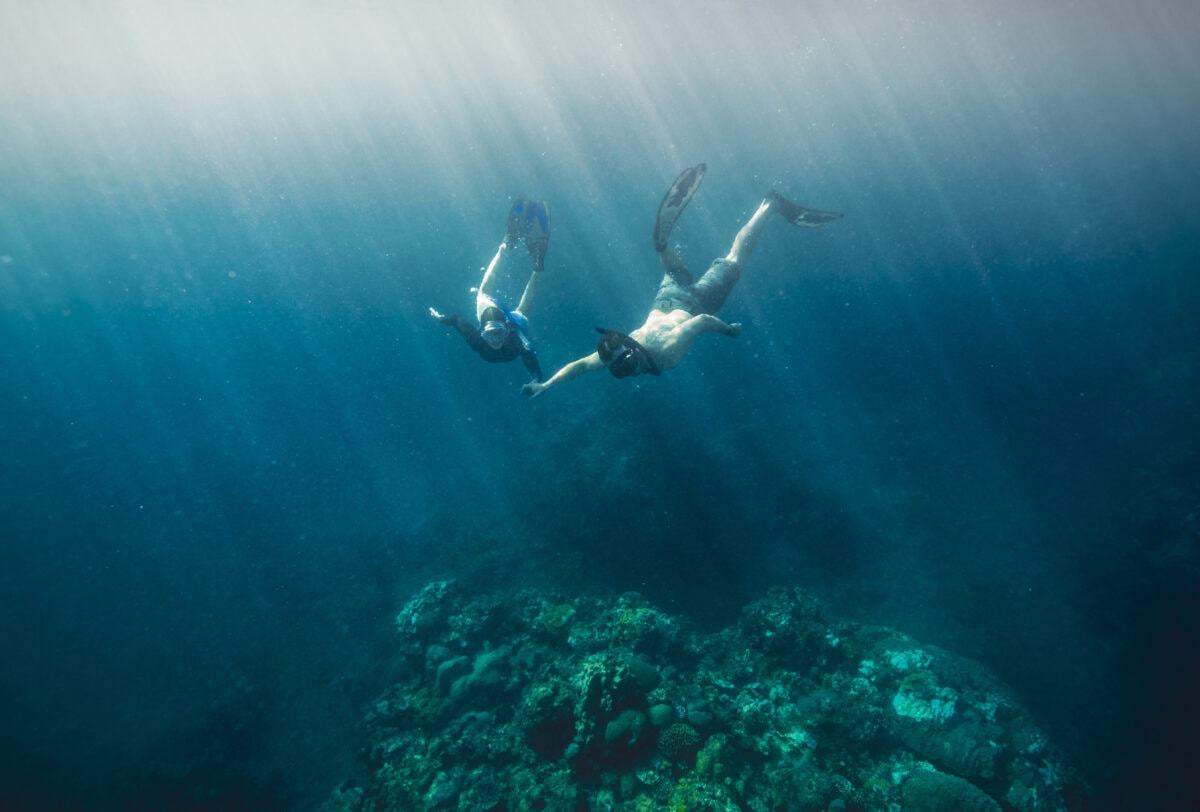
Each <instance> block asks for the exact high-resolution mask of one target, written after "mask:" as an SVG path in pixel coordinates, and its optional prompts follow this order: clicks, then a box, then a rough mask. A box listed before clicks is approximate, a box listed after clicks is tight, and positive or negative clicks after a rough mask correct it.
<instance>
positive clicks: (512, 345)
mask: <svg viewBox="0 0 1200 812" xmlns="http://www.w3.org/2000/svg"><path fill="white" fill-rule="evenodd" d="M518 241H523V242H524V243H525V247H526V248H527V249H528V250H529V259H530V264H531V265H532V266H533V271H532V273H530V275H529V281H528V282H526V283H525V292H524V293H522V294H521V301H520V302H518V303H517V307H516V309H515V310H509V309H508V308H507V307H505V305H504V303H503V302H501V301H500V300H499V299H497V298H496V297H495V296H494V295H493V293H492V291H493V290H494V289H495V286H496V276H497V274H496V271H497V268H499V267H500V261H501V259H503V258H504V255H505V254H506V253H507V252H508V251H509V250H511V249H512V248H514V247H516V245H517V242H518ZM549 244H550V206H549V205H547V204H546V202H545V201H534V200H518V201H517V202H516V203H514V204H513V205H512V209H510V210H509V212H508V230H507V233H506V234H505V236H504V242H502V243H500V247H499V248H498V249H497V250H496V256H494V257H492V261H491V263H490V264H489V265H488V266H487V270H486V271H484V273H483V281H482V282H480V283H479V288H478V289H477V290H476V295H475V317H476V318H477V319H478V322H479V324H478V326H476V325H475V323H473V322H471V321H470V320H469V319H465V318H463V317H462V316H459V315H451V316H443V315H442V314H441V313H439V312H437V311H436V310H434V309H433V308H432V307H431V308H429V315H430V316H432V317H433V318H434V319H436V320H437V321H439V322H441V323H442V324H444V325H446V326H447V327H453V328H454V329H456V330H458V333H459V335H461V336H462V337H463V338H464V339H466V342H467V346H469V347H470V348H471V349H473V350H475V352H477V353H478V354H479V357H480V358H482V359H483V360H485V361H489V362H492V363H502V362H505V361H512V360H513V359H515V358H520V359H521V361H523V362H524V364H525V368H526V369H528V370H529V371H530V373H532V374H533V376H534V377H535V378H536V379H537V380H538V381H540V380H542V369H541V366H540V365H539V364H538V358H537V353H535V352H534V350H533V342H532V341H530V339H529V320H528V319H527V318H525V313H526V312H527V310H528V308H529V307H530V305H531V304H532V303H533V293H534V289H535V288H536V287H537V280H538V278H539V277H540V276H541V275H542V268H543V267H544V265H545V261H546V248H547V247H548V246H549Z"/></svg>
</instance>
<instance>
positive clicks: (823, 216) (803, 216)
mask: <svg viewBox="0 0 1200 812" xmlns="http://www.w3.org/2000/svg"><path fill="white" fill-rule="evenodd" d="M767 201H768V202H770V204H771V208H772V209H774V210H775V211H777V212H779V213H780V214H781V215H783V219H784V220H787V221H788V222H789V223H791V224H792V225H794V226H804V227H806V228H816V227H818V226H823V225H825V224H826V223H829V222H832V221H834V220H841V219H842V218H843V217H844V216H845V215H844V214H842V213H841V212H836V211H821V210H820V209H806V208H804V207H803V206H801V205H800V204H798V203H793V202H792V201H790V200H788V199H787V198H786V197H784V196H783V195H781V194H779V192H775V191H771V192H767Z"/></svg>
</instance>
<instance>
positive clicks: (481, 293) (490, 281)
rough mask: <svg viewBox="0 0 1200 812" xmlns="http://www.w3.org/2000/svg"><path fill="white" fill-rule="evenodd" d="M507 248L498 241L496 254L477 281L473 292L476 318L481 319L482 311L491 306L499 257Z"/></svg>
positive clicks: (505, 244)
mask: <svg viewBox="0 0 1200 812" xmlns="http://www.w3.org/2000/svg"><path fill="white" fill-rule="evenodd" d="M507 250H508V245H507V243H500V247H499V248H497V249H496V256H494V257H492V261H491V263H489V264H488V266H487V270H486V271H484V272H483V281H481V282H480V283H479V287H478V288H477V289H476V293H475V318H477V319H480V320H482V319H483V311H485V310H487V309H488V308H489V307H492V306H493V303H492V288H493V287H494V286H495V284H496V269H497V268H499V267H500V259H501V257H503V256H504V252H505V251H507Z"/></svg>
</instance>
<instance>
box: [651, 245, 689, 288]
mask: <svg viewBox="0 0 1200 812" xmlns="http://www.w3.org/2000/svg"><path fill="white" fill-rule="evenodd" d="M658 260H659V262H661V263H662V266H663V270H664V271H666V272H667V276H669V277H671V278H672V279H674V280H675V282H676V283H677V284H679V285H683V286H684V287H687V286H688V285H690V284H692V272H691V271H689V270H688V269H687V266H686V265H684V264H683V260H682V259H680V258H679V254H676V253H675V249H674V248H671V247H667V248H664V249H663V250H661V251H659V252H658Z"/></svg>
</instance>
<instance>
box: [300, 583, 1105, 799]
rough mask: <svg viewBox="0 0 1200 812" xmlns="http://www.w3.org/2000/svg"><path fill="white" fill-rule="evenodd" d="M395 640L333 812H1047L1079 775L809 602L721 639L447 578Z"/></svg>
mask: <svg viewBox="0 0 1200 812" xmlns="http://www.w3.org/2000/svg"><path fill="white" fill-rule="evenodd" d="M396 626H397V646H398V656H397V658H396V662H397V664H398V668H397V672H396V673H395V675H394V682H393V685H392V686H391V688H390V689H389V690H388V691H386V692H385V693H384V695H383V696H381V697H380V698H379V700H378V701H377V702H376V703H375V706H374V708H373V709H372V710H371V712H370V713H369V714H368V715H367V718H366V719H365V722H364V726H363V729H364V731H365V732H366V735H367V742H366V746H365V748H364V754H365V756H366V760H367V767H368V775H369V778H368V780H367V781H365V782H364V783H363V784H362V785H361V786H356V785H354V784H353V783H349V782H348V783H347V784H345V785H343V786H342V787H339V788H338V789H337V790H336V791H335V792H334V793H333V795H331V797H330V798H329V800H328V802H327V803H326V805H325V807H324V809H325V810H326V812H334V810H340V809H344V808H347V804H348V803H349V804H352V805H353V804H359V805H360V807H359V808H375V809H462V810H472V811H473V812H485V811H486V810H536V809H548V810H556V809H576V808H587V809H614V810H655V809H669V810H684V809H685V810H755V811H757V810H770V809H789V810H828V809H858V810H874V809H878V810H889V809H902V808H903V809H931V810H938V809H946V810H950V809H955V810H980V811H981V812H982V811H983V810H998V809H1001V808H1004V809H1010V810H1017V811H1018V812H1050V811H1051V810H1066V809H1067V806H1066V802H1065V801H1064V793H1063V790H1064V787H1066V786H1071V787H1072V788H1073V791H1078V789H1079V788H1080V786H1081V783H1082V782H1081V780H1080V778H1079V777H1078V776H1077V775H1076V774H1075V773H1074V771H1073V770H1072V769H1071V767H1070V766H1069V765H1067V763H1066V761H1065V759H1064V758H1063V756H1062V755H1061V754H1060V753H1059V752H1057V751H1056V750H1055V749H1054V748H1053V747H1052V746H1051V745H1050V744H1049V743H1048V742H1047V740H1046V737H1045V736H1044V735H1043V734H1042V733H1041V732H1040V731H1039V729H1038V727H1037V725H1036V724H1035V723H1034V721H1033V720H1032V719H1031V718H1029V716H1028V714H1026V713H1025V712H1024V711H1022V709H1021V708H1020V706H1019V704H1018V703H1017V701H1016V700H1015V699H1014V698H1013V697H1012V695H1011V694H1010V693H1009V692H1008V691H1007V690H1006V688H1005V687H1004V686H1003V685H1002V684H1001V683H1000V682H999V681H998V680H997V679H996V678H995V677H994V676H993V675H991V673H990V672H988V671H987V670H986V669H985V668H984V667H982V666H981V665H979V664H977V663H974V662H971V661H969V660H965V659H963V658H960V657H956V656H955V655H952V654H950V653H948V652H944V651H941V650H939V649H936V648H933V647H930V646H920V645H918V644H917V643H916V642H915V641H913V640H911V639H909V638H908V637H906V636H905V635H903V634H900V633H899V632H896V631H893V630H890V629H886V628H882V627H878V626H866V625H859V624H854V623H847V622H840V621H833V620H830V619H828V618H826V617H825V614H824V612H823V610H822V608H821V607H820V606H819V605H818V603H817V602H816V601H815V600H814V599H813V598H811V597H810V596H808V595H807V594H805V593H803V592H801V591H799V590H784V589H779V590H775V591H772V592H771V593H769V594H768V595H767V596H766V597H765V598H763V599H762V600H759V601H757V602H755V603H753V604H751V605H749V606H747V607H745V609H744V610H743V612H742V616H741V618H740V620H739V622H738V623H736V624H734V625H732V626H730V627H728V628H726V629H724V630H722V631H720V632H717V633H712V634H705V633H700V632H697V631H695V630H692V629H690V628H689V627H688V625H687V623H686V622H685V621H683V620H681V619H679V618H675V617H670V616H668V615H666V614H664V613H663V612H661V611H660V610H658V609H656V608H654V607H652V606H650V605H648V604H646V603H645V602H644V601H643V600H642V599H640V598H639V597H638V596H636V595H631V594H630V595H623V596H620V597H619V598H617V599H615V600H609V601H606V600H601V599H595V598H583V597H581V598H576V599H574V600H569V601H568V600H563V599H561V598H559V597H552V598H551V597H546V596H543V595H541V594H539V593H537V592H534V591H532V590H527V591H524V592H521V593H519V594H517V595H509V596H507V597H503V596H492V597H481V596H474V597H472V596H467V595H465V594H463V593H462V592H460V591H459V589H458V588H457V587H456V586H455V584H454V583H453V582H437V583H434V584H430V585H429V586H428V587H426V588H425V589H424V590H423V591H422V592H421V593H419V594H418V595H416V596H415V597H414V598H413V599H412V600H411V601H410V602H409V603H408V604H407V605H406V606H405V607H404V609H403V610H402V611H401V612H400V614H399V616H398V617H397V619H396ZM1050 765H1053V767H1051V766H1050Z"/></svg>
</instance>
